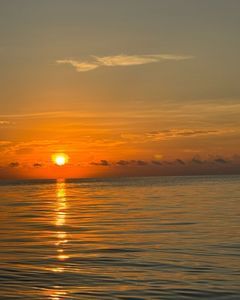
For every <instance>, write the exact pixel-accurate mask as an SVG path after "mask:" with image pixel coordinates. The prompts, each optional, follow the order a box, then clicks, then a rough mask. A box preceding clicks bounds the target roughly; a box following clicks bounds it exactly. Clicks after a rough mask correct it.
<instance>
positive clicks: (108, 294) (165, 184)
mask: <svg viewBox="0 0 240 300" xmlns="http://www.w3.org/2000/svg"><path fill="white" fill-rule="evenodd" d="M239 201H240V176H193V177H190V176H188V177H149V178H115V179H88V180H87V179H86V180H84V179H79V180H57V181H55V180H50V181H49V180H39V181H1V182H0V209H1V217H0V220H1V221H0V299H1V300H2V299H3V300H5V299H22V300H23V299H24V300H27V299H31V300H35V299H38V300H47V299H48V300H64V299H66V300H67V299H106V300H107V299H125V300H126V299H129V300H142V299H174V300H175V299H240V251H239V250H240V237H239V236H240V204H239Z"/></svg>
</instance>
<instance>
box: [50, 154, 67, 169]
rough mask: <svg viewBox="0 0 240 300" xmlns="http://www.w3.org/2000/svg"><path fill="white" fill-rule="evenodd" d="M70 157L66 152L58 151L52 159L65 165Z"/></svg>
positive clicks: (58, 164) (59, 164)
mask: <svg viewBox="0 0 240 300" xmlns="http://www.w3.org/2000/svg"><path fill="white" fill-rule="evenodd" d="M68 160H69V157H68V155H66V154H65V153H57V154H54V155H53V156H52V161H53V162H54V164H56V165H57V166H64V165H65V164H67V163H68Z"/></svg>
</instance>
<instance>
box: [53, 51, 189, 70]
mask: <svg viewBox="0 0 240 300" xmlns="http://www.w3.org/2000/svg"><path fill="white" fill-rule="evenodd" d="M193 58H194V57H193V56H190V55H176V54H145V55H125V54H120V55H112V56H103V57H99V56H91V59H89V60H75V59H59V60H57V61H56V63H57V64H68V65H71V66H72V67H74V68H75V70H76V71H77V72H87V71H92V70H94V69H97V68H99V67H126V66H137V65H145V64H149V63H158V62H162V61H180V60H187V59H193Z"/></svg>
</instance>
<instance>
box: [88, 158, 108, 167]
mask: <svg viewBox="0 0 240 300" xmlns="http://www.w3.org/2000/svg"><path fill="white" fill-rule="evenodd" d="M91 165H94V166H110V165H111V163H110V162H109V161H108V160H105V159H102V160H100V161H99V162H95V161H93V162H91Z"/></svg>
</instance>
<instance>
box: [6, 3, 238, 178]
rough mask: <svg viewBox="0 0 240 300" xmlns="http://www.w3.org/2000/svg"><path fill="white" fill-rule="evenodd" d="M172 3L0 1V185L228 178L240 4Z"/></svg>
mask: <svg viewBox="0 0 240 300" xmlns="http://www.w3.org/2000/svg"><path fill="white" fill-rule="evenodd" d="M183 3H185V2H183V1H169V2H168V1H151V3H149V1H145V0H140V1H135V0H133V1H130V3H129V1H125V0H123V1H119V3H116V2H115V4H113V3H112V2H111V1H108V0H103V1H101V2H100V1H99V2H98V1H93V2H92V1H90V2H89V3H88V2H86V1H70V2H68V1H65V2H64V1H60V2H59V1H56V0H53V1H51V2H48V1H40V2H39V1H33V2H31V3H30V4H29V2H28V1H25V0H23V1H21V4H20V3H15V4H14V5H13V4H12V3H10V1H3V2H1V3H0V19H1V24H2V26H1V28H0V32H1V36H2V41H1V44H0V60H1V70H0V86H1V98H0V178H1V179H6V178H60V177H99V176H132V175H134V176H136V175H138V176H139V175H140V176H145V175H187V174H220V173H221V174H229V173H239V166H240V159H239V155H240V153H239V148H240V147H239V146H240V119H239V114H240V102H239V99H240V88H239V82H238V78H239V74H238V73H239V71H238V70H237V69H238V68H236V61H238V60H239V58H238V56H239V50H240V41H239V39H238V38H237V37H238V30H237V28H238V27H237V26H236V24H237V20H238V13H237V12H238V11H239V9H240V5H239V3H238V2H233V1H232V2H231V4H229V3H227V2H225V3H224V2H222V1H215V0H213V1H211V3H208V8H207V9H206V7H205V4H204V1H203V2H200V1H199V2H198V3H197V2H195V1H194V2H191V1H189V2H188V5H186V4H185V5H183ZM29 25H30V26H29ZM58 152H64V153H66V154H67V155H68V156H69V158H70V160H69V163H68V164H67V165H66V166H64V167H57V166H54V164H53V163H52V161H51V156H52V155H53V154H54V153H58Z"/></svg>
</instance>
